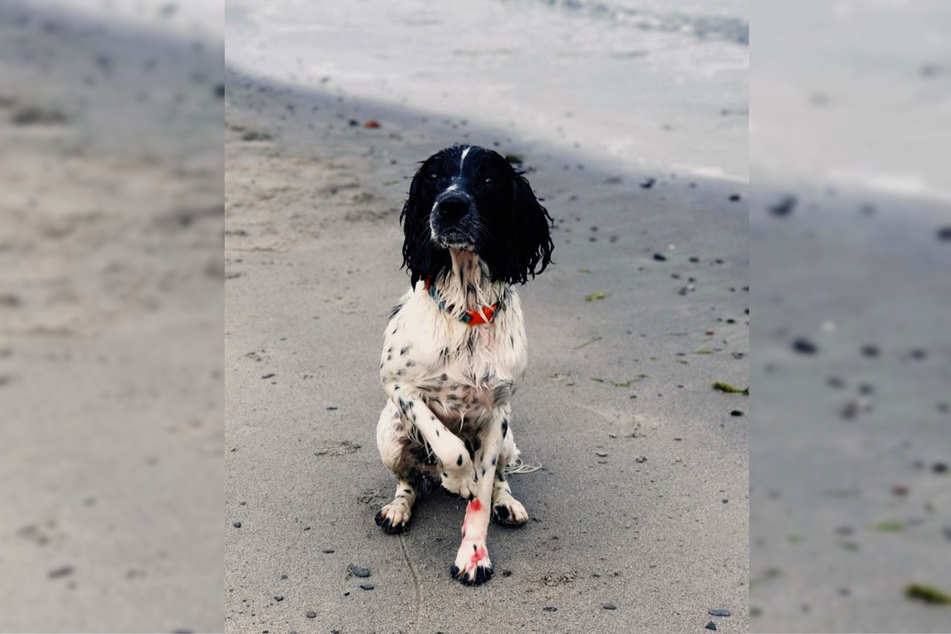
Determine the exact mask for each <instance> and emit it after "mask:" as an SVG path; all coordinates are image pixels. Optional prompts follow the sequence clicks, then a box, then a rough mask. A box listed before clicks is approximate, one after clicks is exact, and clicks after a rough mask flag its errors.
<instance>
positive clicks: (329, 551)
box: [324, 548, 334, 555]
mask: <svg viewBox="0 0 951 634" xmlns="http://www.w3.org/2000/svg"><path fill="white" fill-rule="evenodd" d="M324 554H325V555H332V554H334V551H333V549H330V548H328V549H327V550H325V551H324Z"/></svg>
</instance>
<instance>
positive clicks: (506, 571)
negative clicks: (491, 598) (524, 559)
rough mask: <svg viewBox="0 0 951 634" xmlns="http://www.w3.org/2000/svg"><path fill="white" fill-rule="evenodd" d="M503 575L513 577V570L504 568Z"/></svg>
mask: <svg viewBox="0 0 951 634" xmlns="http://www.w3.org/2000/svg"><path fill="white" fill-rule="evenodd" d="M502 576H503V577H511V576H512V571H511V570H503V571H502Z"/></svg>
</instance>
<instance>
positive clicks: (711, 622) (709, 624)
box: [704, 621, 717, 631]
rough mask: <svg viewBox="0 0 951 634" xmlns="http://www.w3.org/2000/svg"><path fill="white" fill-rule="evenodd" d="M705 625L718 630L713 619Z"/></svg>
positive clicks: (709, 628)
mask: <svg viewBox="0 0 951 634" xmlns="http://www.w3.org/2000/svg"><path fill="white" fill-rule="evenodd" d="M704 627H705V628H706V629H708V630H713V631H716V629H717V624H716V623H714V622H713V621H710V622H709V623H707V624H706V625H704Z"/></svg>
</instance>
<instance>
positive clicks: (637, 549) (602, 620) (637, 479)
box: [225, 73, 749, 633]
mask: <svg viewBox="0 0 951 634" xmlns="http://www.w3.org/2000/svg"><path fill="white" fill-rule="evenodd" d="M227 84H228V97H227V103H226V120H227V131H226V137H225V148H226V149H225V155H226V165H227V170H226V199H225V205H226V244H225V256H226V276H225V277H226V282H225V285H226V300H225V302H226V303H225V306H226V311H225V313H226V329H225V362H226V372H225V382H226V404H225V420H226V450H227V452H226V489H227V495H226V511H225V515H226V517H225V525H226V527H227V529H226V577H225V598H226V599H225V600H226V611H227V615H226V629H227V631H232V632H251V631H264V630H267V631H270V632H281V631H299V632H304V631H332V630H337V631H341V632H369V631H375V632H397V631H400V632H435V631H443V632H453V633H457V632H467V631H468V632H483V631H490V630H494V631H502V632H512V631H526V632H578V631H599V632H698V631H703V627H704V625H705V624H706V623H708V622H709V621H711V620H714V621H716V622H717V626H718V630H719V631H725V632H743V631H746V630H747V626H748V616H747V592H748V542H747V530H748V512H749V506H748V476H747V473H748V471H747V469H748V461H747V439H748V425H747V420H748V416H731V411H733V410H738V411H740V412H744V413H747V414H748V409H749V407H748V403H749V401H748V398H747V397H745V396H743V395H735V394H734V395H728V394H723V393H720V392H717V391H714V390H713V389H711V384H712V383H713V382H714V381H725V382H728V383H731V384H733V385H736V386H739V387H741V388H745V387H746V386H747V385H748V380H749V379H748V364H747V362H748V359H747V356H746V355H747V354H748V351H749V349H748V334H749V328H748V315H747V314H746V310H747V308H748V299H749V294H748V286H747V284H748V281H747V276H748V249H747V237H746V236H747V203H746V191H745V187H741V186H737V185H735V184H726V183H723V182H717V181H703V180H700V179H695V180H689V179H686V178H683V177H678V176H677V175H676V174H666V173H644V174H636V173H627V172H620V171H619V172H613V171H604V170H602V169H597V168H596V166H594V165H591V164H580V163H581V161H579V159H578V157H573V156H559V155H554V154H551V153H550V152H549V151H548V150H547V149H546V148H545V147H542V146H538V145H529V144H521V143H520V142H519V141H518V140H515V139H510V138H508V136H507V135H506V134H504V133H499V132H496V131H492V130H478V129H474V128H473V127H472V126H471V125H466V124H465V123H463V122H460V121H454V120H445V121H444V120H443V119H442V118H434V117H431V116H427V115H426V114H423V113H414V112H410V111H407V110H399V109H392V108H388V107H385V106H383V105H380V104H373V103H367V102H358V101H353V100H350V99H345V98H342V97H341V98H339V99H338V98H337V97H335V96H326V95H324V94H320V93H314V92H307V91H301V90H299V89H294V88H292V87H289V86H282V85H280V84H276V83H271V82H267V81H262V80H258V79H256V78H251V77H247V76H243V75H239V74H237V73H230V74H229V76H228V78H227ZM371 119H372V120H377V121H378V122H379V123H380V127H379V128H378V129H367V128H364V127H363V124H364V123H365V122H366V121H368V120H371ZM351 120H352V123H351ZM262 135H264V136H262ZM454 141H459V142H473V143H478V144H481V145H487V146H493V145H496V144H497V146H498V149H499V150H500V151H502V152H506V153H517V154H519V155H521V156H522V157H524V161H525V162H524V165H523V167H524V168H525V169H527V170H528V171H529V174H528V176H529V179H530V180H531V182H532V184H533V185H534V188H535V190H536V193H537V194H538V195H539V196H541V197H542V198H544V199H545V202H544V204H545V205H546V206H547V207H548V209H549V211H550V212H551V214H552V216H553V217H554V218H555V222H556V232H555V243H556V250H555V262H556V265H555V266H554V267H553V268H552V269H551V270H550V271H549V272H546V273H545V274H543V275H542V276H540V277H539V278H538V279H536V280H534V281H533V282H531V283H529V284H528V285H527V286H526V287H525V288H524V289H523V292H522V297H523V306H524V309H525V312H526V315H527V321H528V335H529V339H530V364H529V370H528V375H527V377H526V379H525V381H524V383H523V384H522V386H521V388H520V390H519V393H518V396H517V398H516V399H515V402H514V408H515V420H514V422H513V429H514V431H515V433H516V435H517V438H518V442H519V445H520V446H521V448H522V449H523V451H524V452H525V455H526V457H527V458H528V459H530V460H532V459H534V460H537V461H539V462H540V463H541V464H542V465H543V468H542V470H541V471H539V472H537V473H534V474H531V475H523V476H518V477H516V478H514V481H513V489H514V491H515V494H516V495H517V496H518V497H519V498H520V499H521V500H522V501H523V502H524V503H525V504H526V507H527V508H528V510H529V513H530V514H531V515H532V516H533V518H534V521H532V522H530V523H529V524H528V525H527V526H526V527H524V528H523V529H521V530H515V531H512V530H505V529H502V528H497V527H493V528H492V529H491V531H490V537H489V540H490V541H489V548H490V552H491V553H492V557H493V561H494V563H495V566H496V571H497V575H496V576H495V577H494V578H493V579H492V580H491V581H490V582H489V583H488V584H486V585H484V586H481V587H476V588H468V587H464V586H462V585H460V584H458V583H455V582H453V581H452V580H451V579H450V577H449V572H448V568H449V565H450V563H451V558H452V555H453V553H454V552H455V548H456V543H455V542H456V541H457V539H458V532H459V527H460V525H461V520H462V515H463V505H462V503H461V502H460V501H458V500H455V499H451V498H448V497H445V496H443V495H442V494H440V493H438V492H437V493H435V494H433V495H431V496H430V497H428V498H425V499H423V500H422V501H421V502H420V503H419V504H418V507H417V512H416V513H415V515H414V518H413V522H412V525H411V530H410V531H409V532H408V533H407V534H405V535H402V536H399V537H393V536H389V535H385V534H384V533H382V532H381V531H380V530H379V529H378V528H377V527H376V526H375V524H374V522H373V516H374V514H375V513H376V511H377V509H378V507H379V506H380V505H381V504H383V503H385V500H386V499H387V496H388V495H389V494H390V492H391V491H390V490H391V488H392V478H391V476H390V475H389V474H388V473H387V471H386V469H385V468H384V467H383V465H382V464H381V462H380V460H379V456H378V453H377V450H376V446H375V436H374V433H375V423H376V420H377V417H378V414H379V410H380V408H381V407H382V405H383V394H382V390H381V389H380V386H379V380H378V375H377V368H378V358H379V347H380V345H381V341H382V328H383V326H384V324H385V321H386V317H387V315H388V311H389V309H390V307H391V306H392V305H393V303H394V302H395V301H396V299H397V298H398V297H399V296H400V294H402V293H403V292H404V290H405V289H406V288H407V285H408V278H407V276H406V274H405V272H403V271H400V270H399V266H400V256H399V251H400V244H401V236H402V234H401V231H400V228H399V223H398V215H399V209H400V207H401V206H402V202H403V200H404V195H405V192H406V190H407V187H408V183H409V181H408V178H409V177H410V176H411V175H412V173H413V171H414V169H415V166H416V163H417V162H418V161H420V160H422V159H424V158H425V157H426V156H428V155H429V154H430V153H432V152H433V151H434V150H436V149H439V148H441V147H443V146H445V145H448V144H450V143H451V142H454ZM648 178H650V179H654V180H653V184H652V185H651V186H650V187H643V186H642V185H641V184H642V183H643V182H645V181H646V179H648ZM733 194H739V195H740V198H739V200H734V201H731V200H730V196H731V195H733ZM655 254H660V255H662V256H664V257H665V258H666V259H665V260H663V261H661V260H658V259H655ZM593 293H604V294H605V295H606V298H605V299H602V300H595V301H591V302H586V301H585V298H586V296H588V295H591V294H593ZM349 564H354V565H357V566H364V567H369V568H370V569H371V571H372V576H371V577H370V578H369V579H357V578H350V577H348V573H347V567H348V565H349ZM509 573H510V574H509ZM367 581H369V582H371V583H372V584H373V585H374V589H373V590H370V591H366V590H362V589H360V587H359V586H360V584H362V583H365V582H367ZM607 603H610V604H613V605H614V606H615V607H616V609H614V610H610V609H605V608H604V607H603V606H604V604H607ZM710 609H727V610H730V611H731V612H732V616H730V617H711V616H709V615H708V613H707V612H708V610H710ZM309 611H312V613H313V614H314V616H313V618H308V616H307V613H308V612H309Z"/></svg>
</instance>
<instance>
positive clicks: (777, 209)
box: [769, 196, 797, 217]
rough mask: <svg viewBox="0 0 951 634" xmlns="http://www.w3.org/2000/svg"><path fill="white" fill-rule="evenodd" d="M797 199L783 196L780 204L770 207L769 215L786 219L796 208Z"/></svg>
mask: <svg viewBox="0 0 951 634" xmlns="http://www.w3.org/2000/svg"><path fill="white" fill-rule="evenodd" d="M796 202H797V200H796V197H795V196H783V197H782V198H781V199H780V201H779V202H778V203H776V204H775V205H772V206H770V208H769V213H771V214H773V215H774V216H779V217H785V216H788V215H789V214H791V213H792V210H793V208H794V207H795V206H796Z"/></svg>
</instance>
